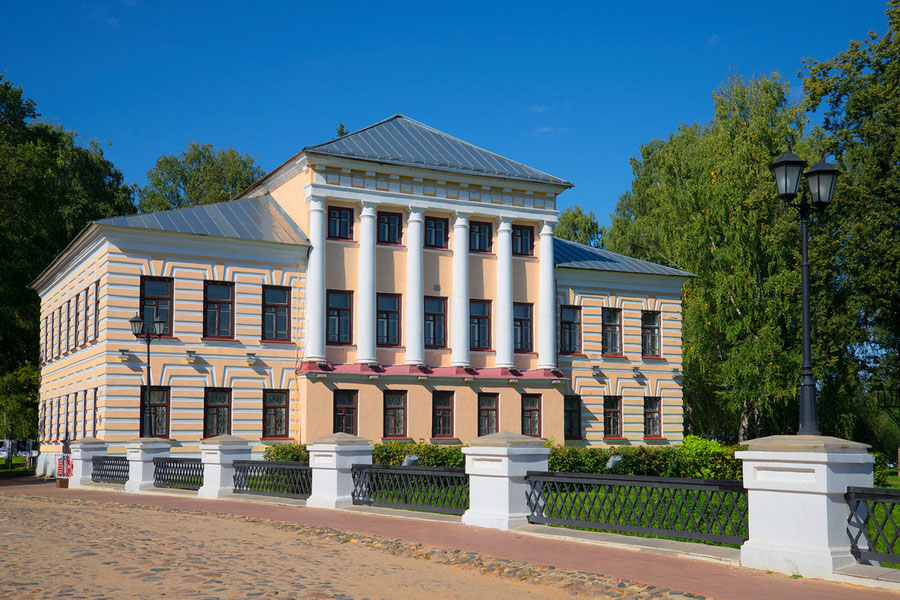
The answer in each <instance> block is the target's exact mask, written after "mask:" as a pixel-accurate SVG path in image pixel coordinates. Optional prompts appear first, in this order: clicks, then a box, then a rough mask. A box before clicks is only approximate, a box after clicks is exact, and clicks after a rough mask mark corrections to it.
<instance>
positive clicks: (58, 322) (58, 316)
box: [53, 306, 63, 357]
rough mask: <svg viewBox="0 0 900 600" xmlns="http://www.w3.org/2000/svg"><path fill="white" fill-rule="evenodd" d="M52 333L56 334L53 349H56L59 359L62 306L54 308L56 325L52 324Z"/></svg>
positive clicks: (61, 338)
mask: <svg viewBox="0 0 900 600" xmlns="http://www.w3.org/2000/svg"><path fill="white" fill-rule="evenodd" d="M53 332H54V333H55V334H56V343H55V344H54V348H56V356H57V357H59V356H61V355H62V353H63V337H62V306H58V307H57V308H56V323H55V324H54V327H53Z"/></svg>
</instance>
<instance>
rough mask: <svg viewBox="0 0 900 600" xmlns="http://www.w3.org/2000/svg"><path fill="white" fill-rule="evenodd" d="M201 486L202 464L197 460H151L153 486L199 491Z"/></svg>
mask: <svg viewBox="0 0 900 600" xmlns="http://www.w3.org/2000/svg"><path fill="white" fill-rule="evenodd" d="M202 485H203V464H202V463H201V462H200V459H199V458H162V457H156V458H154V459H153V486H154V487H160V488H178V489H184V490H199V489H200V486H202Z"/></svg>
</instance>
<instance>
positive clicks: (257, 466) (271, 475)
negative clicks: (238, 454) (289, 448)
mask: <svg viewBox="0 0 900 600" xmlns="http://www.w3.org/2000/svg"><path fill="white" fill-rule="evenodd" d="M234 491H235V493H239V494H261V495H265V496H285V497H288V498H307V497H309V495H310V494H311V493H312V470H311V469H310V468H309V465H308V464H306V463H296V462H276V461H270V460H236V461H234Z"/></svg>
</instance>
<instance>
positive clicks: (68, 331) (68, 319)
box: [66, 298, 72, 352]
mask: <svg viewBox="0 0 900 600" xmlns="http://www.w3.org/2000/svg"><path fill="white" fill-rule="evenodd" d="M71 349H72V299H71V298H69V299H68V300H66V352H68V351H69V350H71Z"/></svg>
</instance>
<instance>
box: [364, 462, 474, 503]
mask: <svg viewBox="0 0 900 600" xmlns="http://www.w3.org/2000/svg"><path fill="white" fill-rule="evenodd" d="M352 476H353V495H352V497H353V504H363V505H367V506H386V507H390V508H406V509H411V510H422V511H430V512H442V513H449V514H454V515H461V514H462V513H464V512H465V511H466V509H467V508H468V507H469V476H468V475H466V472H465V470H464V469H449V468H441V467H387V466H379V465H353V469H352Z"/></svg>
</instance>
